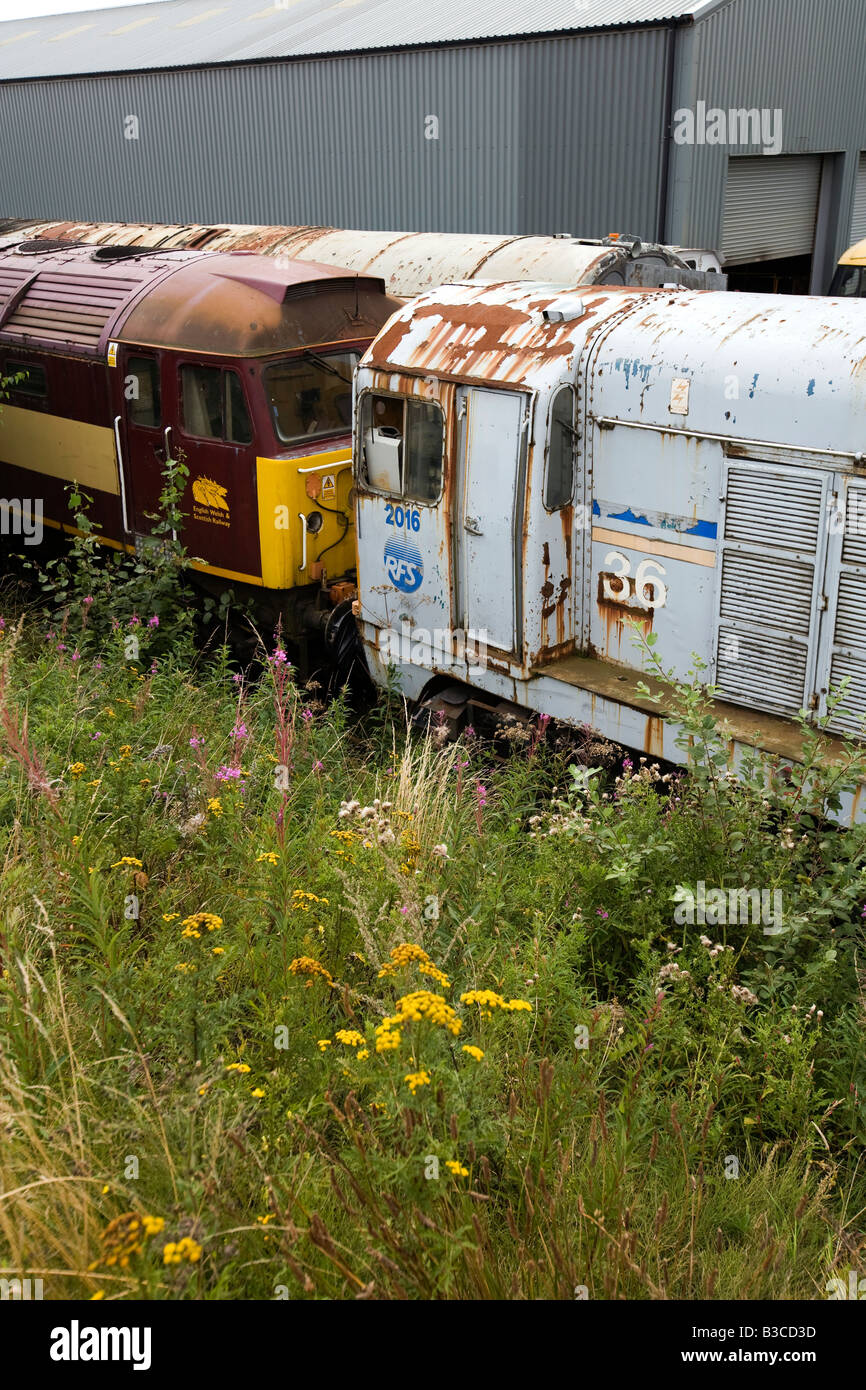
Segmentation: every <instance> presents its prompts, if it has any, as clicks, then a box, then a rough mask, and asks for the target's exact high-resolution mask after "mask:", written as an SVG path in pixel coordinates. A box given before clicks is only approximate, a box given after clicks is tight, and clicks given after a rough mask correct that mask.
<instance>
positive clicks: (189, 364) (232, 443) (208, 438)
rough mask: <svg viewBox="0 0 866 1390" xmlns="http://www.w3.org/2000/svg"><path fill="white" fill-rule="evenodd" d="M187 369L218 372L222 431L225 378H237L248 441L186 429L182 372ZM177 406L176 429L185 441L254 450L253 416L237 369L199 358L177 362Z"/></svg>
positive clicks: (242, 380) (224, 417) (224, 425)
mask: <svg viewBox="0 0 866 1390" xmlns="http://www.w3.org/2000/svg"><path fill="white" fill-rule="evenodd" d="M187 368H190V369H192V370H194V371H195V370H202V369H204V370H205V371H209V372H219V374H220V424H221V427H222V429H225V427H226V390H227V378H228V376H229V373H232V374H233V375H234V376H235V377H236V378H237V381H238V384H239V385H240V388H241V398H242V400H243V403H244V409H245V410H246V414H247V421H248V423H249V427H250V437H249V439H248V440H246V441H243V440H238V439H227V438H226V436H225V435H224V434H218V435H214V434H194V433H193V432H192V430H190V429H188V428H187V424H186V405H185V399H184V384H183V374H184V371H185V370H186V369H187ZM177 404H178V411H177V414H178V428H179V429H180V432H181V434H182V435H184V437H185V438H186V439H194V440H195V441H196V442H197V443H199V444H216V445H222V446H223V447H224V448H228V449H253V448H255V446H256V427H255V418H254V416H253V412H252V411H251V410H250V402H249V397H248V395H247V393H246V390H245V388H244V377H243V372H242V371H241V370H240V368H239V367H236V366H231V367H229V366H226V365H225V363H223V362H218V363H217V362H202V361H201V359H199V358H191V359H190V360H189V361H186V362H179V363H178V366H177Z"/></svg>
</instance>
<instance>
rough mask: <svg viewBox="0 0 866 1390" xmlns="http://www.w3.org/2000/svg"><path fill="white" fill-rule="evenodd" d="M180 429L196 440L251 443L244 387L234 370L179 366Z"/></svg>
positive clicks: (250, 427) (251, 432)
mask: <svg viewBox="0 0 866 1390" xmlns="http://www.w3.org/2000/svg"><path fill="white" fill-rule="evenodd" d="M180 380H181V397H182V400H183V428H184V430H185V432H186V433H187V434H189V435H193V436H194V437H195V438H197V439H219V440H222V441H223V442H225V443H228V444H251V443H252V438H253V430H252V425H251V424H250V417H249V412H248V411H247V405H246V401H245V399H244V390H243V387H242V385H241V381H240V377H239V376H238V374H237V372H233V371H229V370H226V369H224V368H222V367H192V366H184V367H181V369H180Z"/></svg>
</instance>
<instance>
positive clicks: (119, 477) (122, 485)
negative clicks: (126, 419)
mask: <svg viewBox="0 0 866 1390" xmlns="http://www.w3.org/2000/svg"><path fill="white" fill-rule="evenodd" d="M120 420H121V417H120V416H119V415H115V417H114V443H115V446H116V448H117V481H118V483H119V484H120V515H121V517H122V519H123V534H124V535H125V536H128V535H129V520H128V518H127V515H126V483H125V482H124V479H123V450H122V449H121V447H120Z"/></svg>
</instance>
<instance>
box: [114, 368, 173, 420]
mask: <svg viewBox="0 0 866 1390" xmlns="http://www.w3.org/2000/svg"><path fill="white" fill-rule="evenodd" d="M136 361H139V362H152V363H153V365H154V367H155V368H156V384H157V390H158V391H159V424H158V425H144V424H142V422H141V421H140V420H136V419H134V418H133V415H132V412H131V410H130V409H129V406H131V405H134V404H135V402H134V401H127V402H126V404H127V411H126V423H127V425H128V426H131V427H132V428H133V429H136V430H157V431H158V432H159V433H162V432H163V431H164V429H165V424H164V416H165V412H164V411H163V408H162V395H163V392H162V361H161V359H160V358H159V356H158V355H156V354H154V355H153V356H151V355H150V354H149V353H146V352H135V353H132V352H131V353H128V354H127V356H126V358H125V360H124V364H123V365H124V367H125V369H126V370H125V372H124V378H126V377H127V376H129V375H130V370H129V366H130V363H131V362H136Z"/></svg>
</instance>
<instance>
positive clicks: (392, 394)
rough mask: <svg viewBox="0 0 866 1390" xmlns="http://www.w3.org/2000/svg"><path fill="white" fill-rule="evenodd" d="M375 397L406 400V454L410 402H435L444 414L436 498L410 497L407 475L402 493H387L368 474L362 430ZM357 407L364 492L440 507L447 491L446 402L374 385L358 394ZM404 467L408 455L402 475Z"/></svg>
mask: <svg viewBox="0 0 866 1390" xmlns="http://www.w3.org/2000/svg"><path fill="white" fill-rule="evenodd" d="M374 396H381V397H382V398H383V399H384V400H393V401H402V403H403V434H402V438H403V443H404V453H405V441H406V437H407V430H406V411H407V408H408V405H409V404H410V403H413V402H414V403H415V404H417V405H433V406H435V407H436V409H437V410H438V411H439V415H440V418H441V421H442V453H441V460H442V467H441V470H440V476H439V491H438V492H437V494H436V496H435V498H432V499H426V498H425V499H423V500H422V499H420V498H417V497H409V496H408V495H407V494H406V491H405V478H404V477H403V476H401V479H400V485H401V486H400V492H399V493H397V492H386V491H384V489H382V488H378V487H374V486H373V484H372V483H371V482H370V480H369V477H368V475H367V464H366V460H365V459H364V458H363V449H364V442H363V438H362V435H361V429H362V425H363V418H364V404H365V402H366V400H367V399H368V398H372V397H374ZM357 410H358V417H357V418H358V440H359V455H358V465H359V473H360V470H361V468H363V476H362V477H359V481H360V482H361V483H362V485H363V488H364V491H365V492H369V493H372V495H373V496H375V497H387V498H388V500H389V501H395V502H402V503H403V504H404V505H405V504H406V503H407V502H408V503H411V505H412V506H413V507H430V508H434V507H438V506H439V503H440V502H441V501H442V496H443V493H444V491H445V445H446V418H445V407H444V406H443V404H442V402H441V401H439V400H430V399H428V398H426V397H420V396H414V395H407V394H406V393H405V392H403V391H379V390H377V389H375V388H373V387H365V388H364V390H363V391H361V393H360V395H359V396H358V406H357ZM404 467H405V457H404V460H403V465H401V474H402V473H403V472H404Z"/></svg>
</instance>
